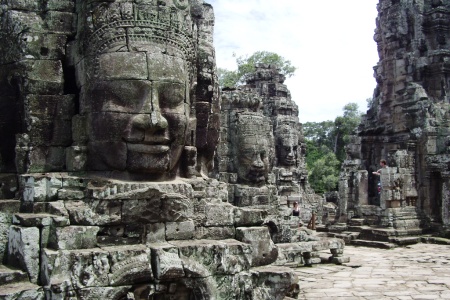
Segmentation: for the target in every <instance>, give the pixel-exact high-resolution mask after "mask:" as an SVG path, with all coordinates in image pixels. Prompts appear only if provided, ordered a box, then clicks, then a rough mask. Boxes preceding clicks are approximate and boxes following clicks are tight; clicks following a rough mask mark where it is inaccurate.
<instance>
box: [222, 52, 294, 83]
mask: <svg viewBox="0 0 450 300" xmlns="http://www.w3.org/2000/svg"><path fill="white" fill-rule="evenodd" d="M234 57H236V55H234ZM260 63H263V64H271V65H275V66H277V68H279V69H280V71H281V74H283V75H285V76H286V77H291V76H293V75H294V73H295V70H296V67H294V66H293V65H292V64H291V61H290V60H287V59H285V58H284V57H282V56H280V55H278V54H277V53H274V52H269V51H256V52H255V53H253V54H252V55H250V56H248V55H246V56H239V57H236V64H237V70H235V71H231V70H227V69H223V68H219V69H218V73H219V83H220V86H221V87H222V88H223V87H235V86H236V85H238V84H243V83H245V79H246V76H247V75H248V74H250V73H253V72H254V71H255V66H256V65H257V64H260Z"/></svg>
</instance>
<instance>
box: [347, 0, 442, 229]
mask: <svg viewBox="0 0 450 300" xmlns="http://www.w3.org/2000/svg"><path fill="white" fill-rule="evenodd" d="M377 8H378V18H377V22H376V30H375V36H374V39H375V41H376V43H377V46H378V54H379V58H380V60H379V62H378V64H377V65H376V66H375V67H374V71H375V72H374V76H375V78H376V81H377V87H376V89H375V91H374V95H373V99H372V103H371V107H370V109H369V110H368V111H367V115H366V116H365V117H364V118H363V121H362V123H361V125H360V127H359V137H358V138H355V140H354V142H355V143H353V145H350V146H349V152H348V153H349V156H348V160H347V161H346V163H345V165H344V170H345V174H343V176H342V177H341V183H342V184H341V188H340V192H341V204H340V209H341V217H342V216H343V217H344V218H343V219H345V218H347V217H349V216H353V215H355V216H360V217H364V218H366V220H368V221H369V220H370V222H371V223H376V222H377V221H376V220H378V222H381V224H382V225H386V226H393V227H394V228H399V229H400V228H403V229H405V228H406V229H407V228H429V227H430V226H434V227H435V228H440V229H444V230H447V231H448V226H449V225H450V218H449V217H450V216H449V209H450V207H449V195H448V186H449V184H450V181H449V174H450V173H449V169H448V166H449V164H448V163H449V159H450V152H449V145H450V144H449V139H448V136H449V130H450V127H449V125H450V123H449V98H448V97H449V96H448V94H449V92H450V81H449V79H448V77H449V76H448V75H449V66H450V65H449V59H450V52H449V50H448V49H449V43H450V1H447V0H421V1H406V0H395V1H394V0H380V2H379V4H378V6H377ZM381 159H385V160H387V163H388V167H389V168H388V169H386V170H384V171H383V172H382V173H381V177H382V178H381V182H382V186H381V193H380V195H378V191H377V182H378V180H379V178H378V177H377V176H375V175H373V174H372V172H373V171H376V170H377V169H378V168H379V167H378V162H379V161H380V160H381Z"/></svg>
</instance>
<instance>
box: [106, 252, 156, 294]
mask: <svg viewBox="0 0 450 300" xmlns="http://www.w3.org/2000/svg"><path fill="white" fill-rule="evenodd" d="M104 249H105V250H107V251H108V252H109V255H110V257H111V258H110V260H111V263H110V266H111V268H110V270H109V274H108V277H109V284H108V285H110V286H121V285H127V284H135V283H142V282H149V281H150V280H152V279H153V272H152V267H151V252H150V249H148V248H147V247H145V246H142V245H134V246H132V247H130V246H121V247H105V248H104Z"/></svg>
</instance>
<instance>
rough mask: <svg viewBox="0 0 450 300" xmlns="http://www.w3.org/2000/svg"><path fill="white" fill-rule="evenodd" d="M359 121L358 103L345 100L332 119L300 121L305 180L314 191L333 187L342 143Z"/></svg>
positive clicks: (335, 182) (339, 161) (338, 168)
mask: <svg viewBox="0 0 450 300" xmlns="http://www.w3.org/2000/svg"><path fill="white" fill-rule="evenodd" d="M360 122H361V112H360V111H359V110H358V104H356V103H348V104H346V105H345V106H344V107H343V114H342V116H338V117H336V118H335V120H334V121H323V122H307V123H304V124H303V133H304V136H305V139H306V149H307V152H306V153H307V154H306V163H307V166H308V173H309V183H310V184H311V186H312V188H313V189H314V190H315V191H316V192H317V193H323V192H326V191H332V190H336V189H337V183H338V180H339V171H340V166H341V164H342V162H343V161H344V160H345V157H346V154H345V145H346V144H347V143H348V141H349V137H350V136H351V135H352V134H354V133H355V130H356V128H357V126H358V125H359V123H360Z"/></svg>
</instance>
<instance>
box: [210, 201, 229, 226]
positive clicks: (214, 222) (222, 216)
mask: <svg viewBox="0 0 450 300" xmlns="http://www.w3.org/2000/svg"><path fill="white" fill-rule="evenodd" d="M205 213H206V223H205V226H231V225H233V224H234V207H233V206H232V205H231V204H228V203H223V202H219V203H210V204H207V205H206V207H205Z"/></svg>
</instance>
